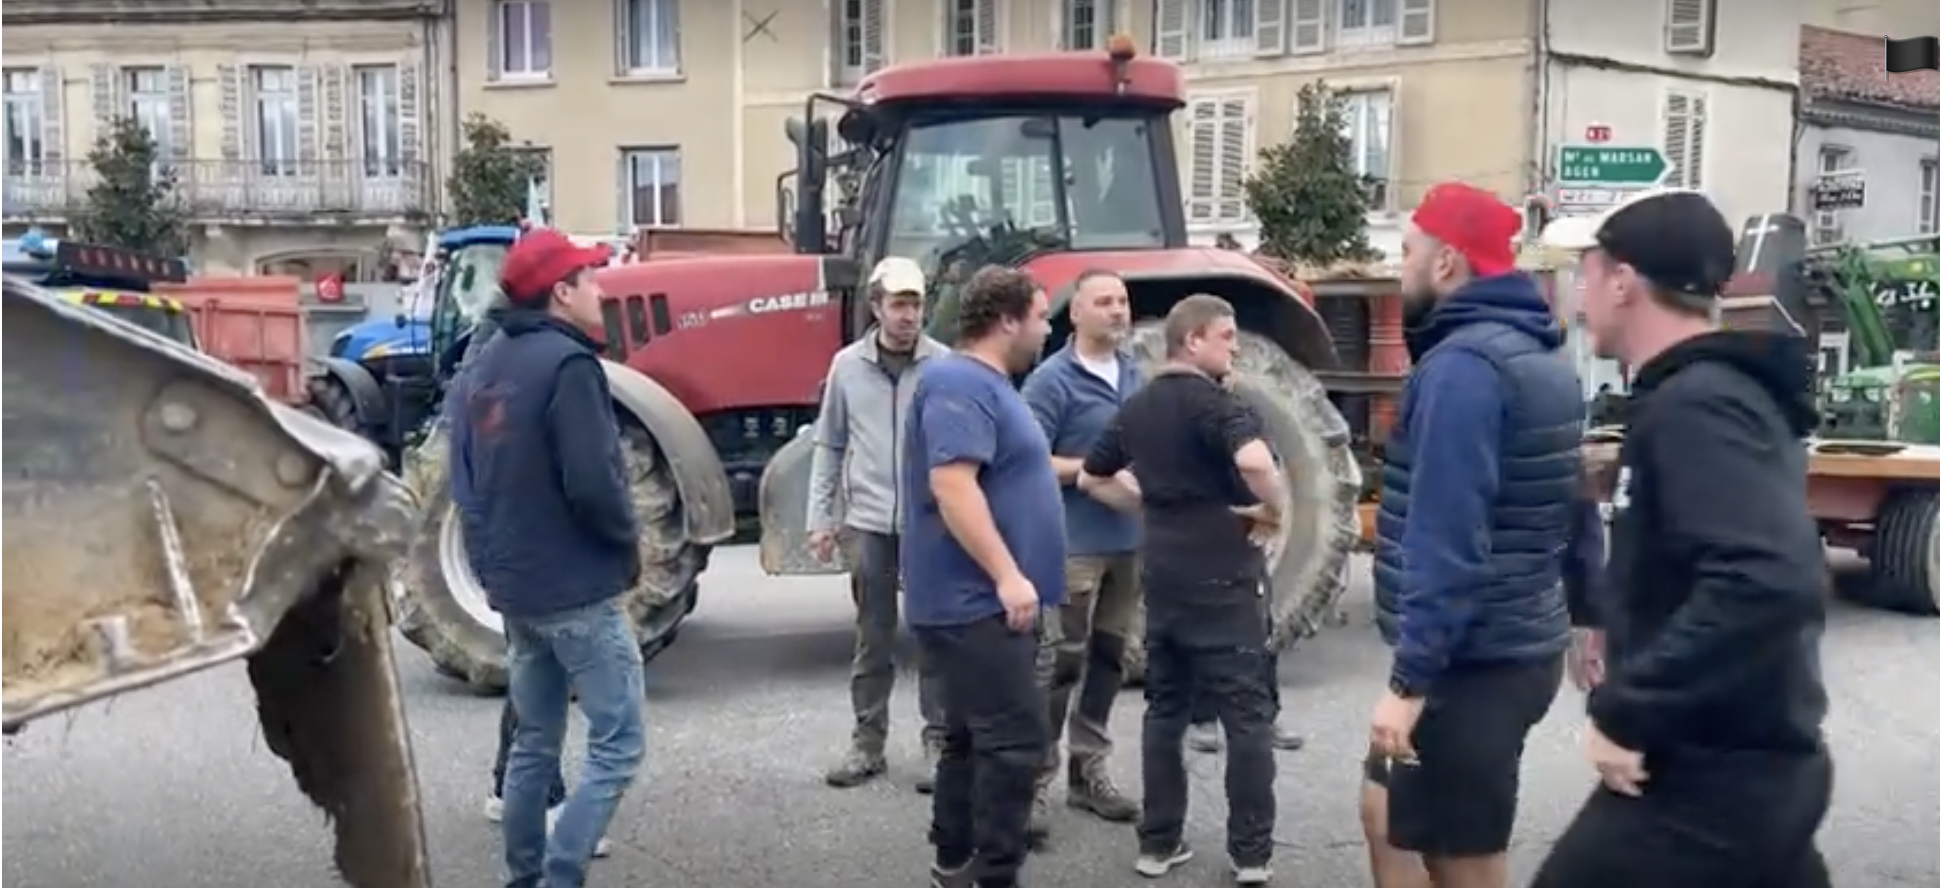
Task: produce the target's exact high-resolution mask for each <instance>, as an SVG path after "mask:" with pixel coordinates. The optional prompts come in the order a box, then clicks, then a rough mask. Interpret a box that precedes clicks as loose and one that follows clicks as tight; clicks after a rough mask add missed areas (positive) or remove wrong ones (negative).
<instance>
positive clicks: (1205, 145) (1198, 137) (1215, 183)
mask: <svg viewBox="0 0 1940 888" xmlns="http://www.w3.org/2000/svg"><path fill="white" fill-rule="evenodd" d="M1189 126H1190V127H1191V129H1192V139H1191V141H1192V157H1191V161H1190V162H1189V163H1188V164H1186V167H1187V169H1188V170H1189V171H1190V178H1191V181H1190V182H1188V183H1186V207H1187V213H1186V220H1187V221H1188V222H1193V223H1209V222H1212V221H1214V219H1215V217H1214V207H1215V205H1216V204H1217V203H1218V199H1219V176H1218V170H1217V169H1216V166H1217V165H1218V163H1219V104H1218V102H1217V101H1212V100H1204V99H1202V100H1199V101H1196V102H1193V103H1192V119H1191V122H1190V123H1189Z"/></svg>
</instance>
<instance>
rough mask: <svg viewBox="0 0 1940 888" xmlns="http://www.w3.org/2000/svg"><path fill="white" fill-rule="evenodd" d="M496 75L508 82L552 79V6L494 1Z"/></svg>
mask: <svg viewBox="0 0 1940 888" xmlns="http://www.w3.org/2000/svg"><path fill="white" fill-rule="evenodd" d="M494 24H495V25H496V26H497V28H498V35H497V36H498V58H497V59H496V60H495V61H496V62H497V63H498V74H499V76H500V77H503V78H505V79H508V80H544V79H546V78H548V77H551V76H552V4H551V3H550V2H548V0H498V20H497V21H496V22H494Z"/></svg>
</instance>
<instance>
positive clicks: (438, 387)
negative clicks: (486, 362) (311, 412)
mask: <svg viewBox="0 0 1940 888" xmlns="http://www.w3.org/2000/svg"><path fill="white" fill-rule="evenodd" d="M518 239H519V229H518V228H516V227H514V226H510V225H478V226H472V227H469V228H454V229H450V230H448V231H444V232H442V233H440V234H439V235H438V241H437V247H436V253H435V256H434V265H433V269H434V270H433V271H431V272H430V273H428V274H427V275H426V276H425V278H424V279H422V280H420V281H419V285H418V290H417V292H418V296H417V297H416V298H415V299H414V300H413V303H414V304H412V305H409V306H407V307H406V309H405V310H404V311H402V312H400V313H398V315H397V316H396V317H394V318H379V319H373V320H369V321H365V322H364V323H361V324H358V325H356V326H354V327H351V328H350V329H348V330H345V331H343V332H342V333H339V334H337V337H336V339H334V340H332V341H331V343H330V353H329V355H327V356H326V357H322V358H319V359H317V362H316V363H317V365H318V371H317V372H316V373H314V374H313V375H312V376H311V378H310V381H309V388H310V402H311V403H312V404H313V405H315V406H316V408H317V410H318V411H319V412H321V413H322V414H323V415H324V416H325V417H327V418H328V419H329V420H330V421H331V422H332V423H333V424H335V425H337V426H338V427H340V428H345V429H349V430H350V431H353V432H356V433H357V434H359V435H361V436H363V437H364V438H367V439H369V440H370V441H372V442H374V443H376V444H377V445H378V446H379V447H381V448H383V450H384V453H385V456H386V457H387V458H388V459H389V460H390V464H391V466H392V467H393V468H396V467H397V466H399V465H400V464H401V462H402V459H403V454H404V451H405V450H407V449H409V448H410V447H411V446H412V445H413V444H415V443H416V442H417V441H418V439H419V438H421V437H422V436H423V433H424V431H425V428H426V426H428V425H429V423H430V421H431V419H432V418H433V417H434V416H436V415H437V412H438V407H439V404H440V403H441V402H442V400H443V397H444V390H445V383H447V382H449V381H450V379H451V374H452V373H453V372H454V371H455V370H456V369H457V367H458V362H459V360H460V359H461V358H462V357H463V356H464V354H465V347H466V345H467V343H468V342H469V340H470V337H471V332H472V328H473V327H474V325H476V324H477V322H478V321H479V320H480V319H481V318H482V317H483V316H484V314H485V312H486V311H487V310H488V309H490V308H491V307H492V305H493V304H494V303H495V302H496V301H497V300H498V297H499V291H498V276H499V266H500V264H502V263H503V262H504V261H505V252H506V250H508V249H510V248H511V246H512V242H513V241H516V240H518Z"/></svg>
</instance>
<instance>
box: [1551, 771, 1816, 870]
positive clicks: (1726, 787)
mask: <svg viewBox="0 0 1940 888" xmlns="http://www.w3.org/2000/svg"><path fill="white" fill-rule="evenodd" d="M1644 768H1645V770H1647V771H1649V772H1650V780H1649V781H1648V782H1646V783H1645V784H1644V787H1643V794H1642V795H1640V796H1637V797H1635V798H1631V797H1628V796H1621V795H1618V794H1616V793H1613V792H1610V791H1609V790H1606V789H1604V788H1602V787H1598V788H1597V789H1596V790H1595V791H1594V792H1592V793H1591V794H1590V798H1589V799H1588V800H1587V801H1585V802H1584V803H1583V807H1582V809H1581V810H1580V811H1578V812H1577V814H1576V819H1575V820H1574V821H1572V822H1571V823H1570V826H1569V829H1567V830H1565V831H1564V833H1563V837H1562V838H1560V839H1558V840H1557V842H1556V844H1555V846H1553V847H1551V848H1550V851H1549V857H1548V858H1547V859H1546V860H1544V861H1543V865H1542V869H1540V870H1538V871H1537V873H1536V878H1535V881H1533V882H1531V883H1530V885H1531V888H1639V886H1650V888H1830V886H1831V884H1832V879H1831V876H1830V875H1829V874H1828V873H1827V872H1826V865H1825V859H1824V858H1823V857H1821V856H1820V854H1819V848H1818V845H1817V844H1815V843H1814V841H1813V836H1814V835H1815V834H1816V833H1817V832H1818V829H1819V824H1820V822H1821V821H1823V820H1824V819H1825V813H1826V809H1827V807H1829V806H1830V804H1831V799H1832V760H1831V758H1830V757H1829V756H1827V755H1826V754H1824V753H1820V754H1817V755H1803V756H1802V755H1786V754H1773V753H1742V752H1734V753H1708V752H1707V753H1698V754H1690V753H1686V754H1683V755H1672V756H1664V757H1657V756H1651V757H1647V758H1646V760H1645V762H1644Z"/></svg>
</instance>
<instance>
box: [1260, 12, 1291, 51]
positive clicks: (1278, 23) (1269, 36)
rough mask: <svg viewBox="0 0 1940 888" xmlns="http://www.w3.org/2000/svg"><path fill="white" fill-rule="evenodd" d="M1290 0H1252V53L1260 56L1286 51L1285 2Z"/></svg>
mask: <svg viewBox="0 0 1940 888" xmlns="http://www.w3.org/2000/svg"><path fill="white" fill-rule="evenodd" d="M1289 2H1291V0H1254V3H1253V53H1254V54H1255V55H1257V56H1260V57H1261V58H1271V57H1273V56H1278V55H1285V54H1286V52H1287V4H1288V3H1289Z"/></svg>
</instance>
